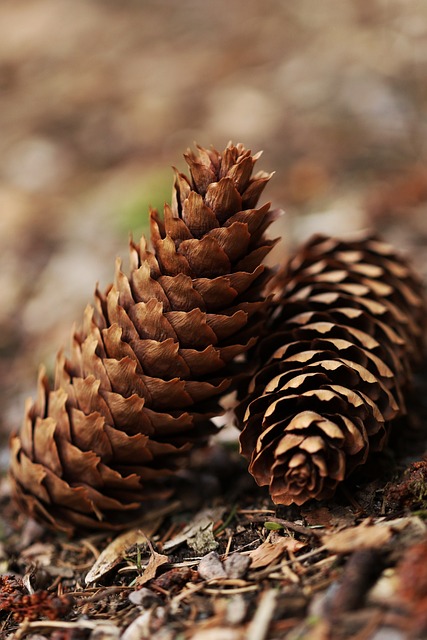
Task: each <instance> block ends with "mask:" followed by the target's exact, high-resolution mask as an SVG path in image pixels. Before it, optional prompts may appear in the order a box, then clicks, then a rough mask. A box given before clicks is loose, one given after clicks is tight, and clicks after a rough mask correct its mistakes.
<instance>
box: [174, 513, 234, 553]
mask: <svg viewBox="0 0 427 640" xmlns="http://www.w3.org/2000/svg"><path fill="white" fill-rule="evenodd" d="M224 511H225V507H216V508H215V509H202V511H199V512H198V513H196V515H195V516H194V518H193V519H192V521H191V522H190V523H189V524H188V525H187V526H186V527H185V529H184V530H183V531H182V532H181V533H179V534H178V535H177V536H175V538H172V540H168V541H167V542H165V544H164V545H163V550H164V551H172V550H173V549H176V547H179V545H180V544H184V542H186V543H187V544H188V546H189V547H190V548H191V549H193V550H194V551H196V552H199V553H200V555H203V554H204V553H207V552H209V551H213V550H214V549H216V547H217V546H218V545H217V543H216V540H215V539H214V538H213V531H212V527H213V523H214V522H217V521H218V520H220V519H221V518H222V516H223V513H224ZM203 534H205V535H203ZM212 540H213V542H214V543H215V547H214V549H212V548H208V549H206V548H205V547H206V546H209V543H211V542H212ZM202 549H204V550H202Z"/></svg>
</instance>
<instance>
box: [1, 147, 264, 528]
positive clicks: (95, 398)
mask: <svg viewBox="0 0 427 640" xmlns="http://www.w3.org/2000/svg"><path fill="white" fill-rule="evenodd" d="M185 157H186V160H187V163H188V165H189V167H190V177H189V178H187V177H186V176H185V175H183V174H181V173H179V172H176V177H175V184H174V190H173V198H172V205H171V206H169V205H165V210H164V216H163V218H162V219H161V218H160V216H159V215H158V213H157V212H156V211H152V212H151V215H150V218H151V240H152V246H153V250H152V251H150V250H149V249H148V248H147V247H146V244H145V240H144V239H142V240H141V242H140V243H139V244H135V243H134V242H131V245H130V254H131V261H130V262H131V264H130V274H129V276H127V275H125V273H124V272H123V271H122V268H121V264H120V262H119V261H118V262H117V264H116V274H115V279H114V283H113V284H112V285H111V286H110V287H109V288H108V289H107V291H106V292H105V293H100V292H99V291H97V292H96V295H95V303H94V306H93V307H88V308H87V309H86V311H85V314H84V320H83V325H82V327H81V329H79V330H78V331H75V332H74V333H73V339H72V348H71V353H70V355H69V356H68V357H65V356H64V354H63V353H62V352H60V353H59V355H58V358H57V365H56V373H55V382H54V385H53V388H50V385H49V383H48V381H47V379H46V376H45V374H44V372H43V371H42V372H41V375H40V380H39V391H38V397H37V400H36V402H35V403H34V404H31V403H29V404H28V406H27V410H26V415H25V420H24V424H23V427H22V429H21V431H20V433H19V434H17V435H15V436H14V437H13V438H12V444H11V446H12V464H11V477H12V481H13V486H14V491H15V495H16V497H17V500H18V502H19V504H20V505H21V507H22V509H23V510H24V511H25V512H27V513H29V514H30V515H32V516H34V517H36V518H38V519H40V520H42V521H44V522H46V523H47V524H48V525H50V526H52V527H55V528H58V529H62V530H64V531H67V532H72V531H73V530H74V529H75V528H76V527H85V528H87V527H89V528H120V527H122V526H128V525H129V524H130V523H131V522H132V521H133V520H135V518H137V517H139V515H140V513H141V509H143V510H144V509H145V510H147V509H149V508H150V507H151V506H152V505H153V504H157V503H158V501H159V500H162V499H164V498H166V497H168V495H170V486H167V485H168V483H167V482H165V480H167V478H168V476H170V475H171V474H173V473H174V472H175V471H176V469H177V468H179V467H180V465H182V463H183V461H184V462H185V460H186V456H188V451H189V450H190V449H191V447H192V446H193V444H194V443H197V442H203V441H205V440H206V438H207V436H208V435H209V433H211V431H212V426H211V423H210V422H209V418H210V417H212V416H214V415H218V413H219V411H220V408H219V406H218V402H217V401H218V398H219V397H220V395H222V394H223V393H224V392H225V391H226V389H228V388H229V387H230V385H231V384H232V380H233V375H234V374H235V371H237V367H236V365H235V360H236V358H237V357H238V356H241V355H242V354H244V353H245V352H246V351H247V350H248V349H249V348H250V347H251V346H252V345H253V344H254V342H256V339H257V335H258V333H259V326H260V323H261V322H263V321H264V317H265V311H266V305H267V302H266V300H265V298H264V297H263V295H262V294H261V292H262V289H263V287H264V285H265V282H266V278H267V276H268V273H267V271H266V270H265V268H264V267H263V266H262V264H261V262H262V260H263V258H264V256H265V255H266V254H267V253H268V252H269V250H270V248H271V247H272V244H273V243H272V241H269V240H267V239H266V238H265V235H264V233H265V231H266V229H267V227H268V225H269V224H270V222H271V221H272V219H273V218H274V212H272V211H270V208H269V205H268V204H267V205H264V206H263V207H261V208H259V209H257V208H256V204H257V201H258V198H259V196H260V195H261V192H262V190H263V189H264V187H265V185H266V183H267V182H268V180H269V178H270V176H269V175H268V174H265V173H263V172H261V173H258V174H256V175H254V176H252V170H253V167H254V164H255V162H256V160H257V158H258V155H255V156H252V155H251V153H250V151H249V150H246V149H245V148H244V147H243V146H242V145H237V146H233V145H231V144H230V145H229V146H228V147H227V148H226V149H225V150H224V152H223V153H221V154H220V153H219V152H218V151H216V150H213V149H211V150H205V149H202V148H199V150H198V154H194V153H192V152H188V153H187V154H185ZM52 295H54V292H53V294H52Z"/></svg>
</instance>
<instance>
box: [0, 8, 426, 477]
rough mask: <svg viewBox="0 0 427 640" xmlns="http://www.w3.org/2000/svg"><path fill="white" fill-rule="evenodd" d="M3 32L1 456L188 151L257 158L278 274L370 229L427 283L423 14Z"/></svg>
mask: <svg viewBox="0 0 427 640" xmlns="http://www.w3.org/2000/svg"><path fill="white" fill-rule="evenodd" d="M0 25H1V27H0V30H1V37H0V93H1V99H0V131H1V135H0V292H1V304H0V377H1V386H0V402H1V408H2V411H1V412H0V421H1V424H0V433H1V434H3V436H2V437H3V443H5V442H6V440H7V434H8V433H9V432H10V430H11V429H14V428H17V426H18V425H19V423H20V421H21V418H22V413H23V401H24V398H25V397H26V396H28V395H31V394H33V393H34V388H35V381H36V375H37V368H38V363H39V362H40V361H44V362H46V363H47V365H48V367H52V365H53V362H54V357H55V353H56V351H57V350H58V348H59V347H60V346H61V345H63V344H67V342H68V339H69V334H70V329H71V327H72V324H73V322H74V321H78V322H79V319H80V317H81V314H82V311H83V309H84V307H85V305H86V303H87V302H89V301H90V300H91V298H92V293H93V290H94V286H95V283H96V282H97V281H99V282H100V285H101V287H102V288H104V287H105V286H106V285H107V284H108V283H109V282H110V280H111V279H112V277H113V271H114V259H115V257H116V255H120V256H122V257H123V258H124V264H125V267H126V266H127V243H128V235H129V232H132V233H133V235H134V237H136V238H137V237H139V235H140V234H141V232H143V231H144V230H145V229H146V222H147V210H148V207H149V205H152V206H155V207H160V208H161V207H162V206H163V203H164V201H165V200H169V199H170V192H171V186H172V171H171V169H170V167H171V165H175V166H177V167H178V168H179V169H181V170H184V169H185V163H184V161H183V159H182V153H183V152H184V151H185V150H186V148H187V147H188V146H193V145H194V141H196V142H197V143H199V144H201V145H202V146H209V145H211V144H213V145H214V146H215V147H216V148H218V149H223V148H224V146H225V145H226V144H227V142H228V141H229V140H230V139H232V140H233V142H239V141H240V142H243V143H244V144H245V146H247V147H249V148H251V149H252V150H253V151H254V152H255V151H258V150H260V149H263V150H264V155H263V157H262V159H261V160H260V161H259V163H258V165H259V168H262V169H264V170H266V171H275V172H276V174H275V177H274V178H273V180H272V181H271V183H270V185H269V187H268V189H267V191H266V192H265V198H264V201H265V199H266V198H268V199H270V200H271V201H272V202H273V205H274V206H280V207H282V208H283V209H285V214H284V216H283V218H282V219H281V221H280V222H279V223H277V224H276V227H275V229H274V234H275V235H281V236H282V238H283V241H282V244H281V245H280V247H279V248H278V249H276V254H275V256H274V260H278V259H284V258H285V257H286V255H287V253H288V251H291V250H292V246H294V244H295V242H299V241H301V240H303V239H304V238H306V237H307V236H308V235H309V234H311V233H313V232H316V231H321V232H324V233H337V234H341V233H342V234H344V233H347V232H350V231H352V230H354V229H361V228H366V227H374V228H377V229H379V230H380V231H381V233H382V234H383V235H385V236H386V237H387V238H388V239H389V240H391V241H392V242H394V243H395V244H396V245H397V246H398V247H399V248H401V249H402V250H403V251H407V252H409V253H410V254H411V255H412V257H413V260H414V261H415V263H416V264H417V267H418V268H419V269H420V271H421V273H422V274H424V275H427V257H426V242H427V240H426V238H427V205H426V203H427V165H426V163H425V159H426V151H427V150H426V139H427V137H426V133H427V131H426V130H427V119H426V113H427V111H426V109H427V76H426V64H427V46H426V42H427V3H425V2H424V1H423V0H322V1H321V2H316V1H313V0H297V1H293V0H264V2H259V1H258V0H233V1H232V2H230V1H229V0H227V1H226V0H215V2H200V1H198V2H196V0H181V1H180V2H176V0H89V1H88V0H73V1H72V2H71V1H70V0H2V2H1V3H0ZM2 450H3V451H4V453H3V456H2V458H1V466H2V467H4V466H5V465H6V462H7V450H6V448H5V446H3V447H2Z"/></svg>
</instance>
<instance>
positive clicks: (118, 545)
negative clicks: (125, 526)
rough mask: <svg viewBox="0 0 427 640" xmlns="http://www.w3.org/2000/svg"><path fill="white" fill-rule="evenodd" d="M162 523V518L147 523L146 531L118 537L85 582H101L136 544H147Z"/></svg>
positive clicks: (133, 530)
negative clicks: (100, 579) (102, 577)
mask: <svg viewBox="0 0 427 640" xmlns="http://www.w3.org/2000/svg"><path fill="white" fill-rule="evenodd" d="M161 522H162V518H157V520H153V521H151V522H147V524H146V525H145V527H144V530H142V529H141V528H138V529H131V530H130V531H126V533H123V534H122V535H120V536H118V537H117V538H115V539H114V540H113V542H111V543H110V544H109V545H108V547H106V548H105V549H104V550H103V552H102V553H101V555H100V556H99V558H98V559H97V560H96V562H95V564H94V565H93V567H92V568H91V569H90V571H89V572H88V574H87V576H86V578H85V582H86V584H91V583H92V582H96V581H97V580H99V578H100V577H101V576H103V575H104V574H105V573H107V572H108V571H110V569H112V568H113V567H114V566H115V565H116V564H118V563H119V562H120V561H121V560H122V559H123V558H124V556H125V555H126V553H127V551H128V550H129V549H130V548H131V547H132V546H133V545H135V544H144V545H146V544H147V539H148V538H149V537H150V536H152V535H153V534H154V533H155V532H156V531H157V529H158V527H159V526H160V524H161Z"/></svg>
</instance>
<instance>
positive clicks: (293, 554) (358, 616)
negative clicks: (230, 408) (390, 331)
mask: <svg viewBox="0 0 427 640" xmlns="http://www.w3.org/2000/svg"><path fill="white" fill-rule="evenodd" d="M425 385H426V379H425V378H424V376H420V377H419V379H418V381H417V385H416V387H415V390H416V391H417V393H415V391H414V395H413V404H414V405H415V409H414V411H413V413H412V419H411V421H409V420H408V419H405V421H402V424H400V425H398V427H399V428H398V430H397V431H398V433H401V436H400V438H398V443H397V449H398V450H399V451H400V452H401V455H404V457H403V458H400V459H397V458H396V456H395V454H393V453H392V449H387V450H386V451H385V452H383V454H381V455H380V456H378V455H377V456H376V458H375V460H374V461H373V463H372V464H369V463H368V464H367V465H366V466H365V467H364V469H363V473H359V474H356V475H355V476H354V477H352V478H351V480H349V481H347V482H346V483H345V484H344V485H343V486H342V487H341V488H340V490H339V491H338V493H337V495H336V497H335V498H334V499H333V500H330V501H325V502H320V503H314V502H313V503H308V504H307V505H305V506H303V507H275V506H274V505H273V504H272V503H271V501H270V499H269V497H268V495H267V494H266V492H265V491H264V490H261V489H259V488H257V487H256V486H255V484H254V483H253V481H252V479H251V478H250V476H249V474H248V473H247V472H246V469H245V465H244V463H243V462H242V459H241V457H240V456H239V454H238V453H237V451H236V450H235V448H234V446H230V445H229V444H228V445H225V444H216V445H214V446H213V447H212V448H209V449H206V450H203V451H199V452H198V453H197V456H196V459H195V460H194V464H193V468H192V469H191V470H188V471H187V473H186V474H185V477H184V478H182V487H181V489H180V491H179V492H177V496H176V497H177V500H175V501H173V502H172V503H171V504H170V505H168V506H167V507H166V508H162V509H159V511H158V512H157V513H155V512H153V513H151V514H150V515H149V517H147V518H146V519H145V520H144V521H141V525H140V527H138V528H134V529H132V530H130V531H126V532H125V533H123V534H119V535H117V534H111V533H110V534H96V535H88V536H84V535H83V536H82V535H80V536H78V537H75V538H72V539H68V538H65V537H63V536H61V535H57V534H54V533H51V532H48V531H46V530H45V529H43V528H42V527H40V526H39V525H37V524H36V523H34V522H32V521H26V520H25V518H23V516H22V515H21V514H19V513H16V512H15V510H14V506H13V504H12V503H11V502H10V498H9V495H8V494H9V489H8V484H7V481H4V483H3V485H2V493H1V503H2V504H1V507H2V509H1V513H2V516H1V526H2V538H3V542H2V544H1V546H0V567H1V569H2V571H1V573H2V576H1V577H0V581H1V590H0V637H1V638H2V639H3V638H4V639H5V640H6V639H7V640H21V639H23V638H26V639H27V640H45V639H49V638H51V639H52V640H103V639H105V640H119V639H120V640H142V639H144V638H150V639H151V640H187V639H188V640H189V639H192V640H274V639H277V640H279V639H281V638H286V639H289V640H297V639H298V640H299V639H301V640H303V639H304V640H346V639H350V638H351V639H357V640H392V639H393V640H404V639H405V638H414V639H415V638H425V637H426V634H427V615H426V611H427V606H426V605H427V569H426V567H427V524H426V518H427V459H425V458H422V459H419V454H418V456H417V452H419V451H420V450H424V449H425V421H426V420H427V407H426V404H425V401H424V402H423V401H422V400H421V401H420V397H421V398H422V397H423V394H422V388H423V387H425ZM424 397H425V388H424ZM423 425H424V428H423ZM402 434H403V436H404V437H403V436H402ZM395 449H396V447H395Z"/></svg>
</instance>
